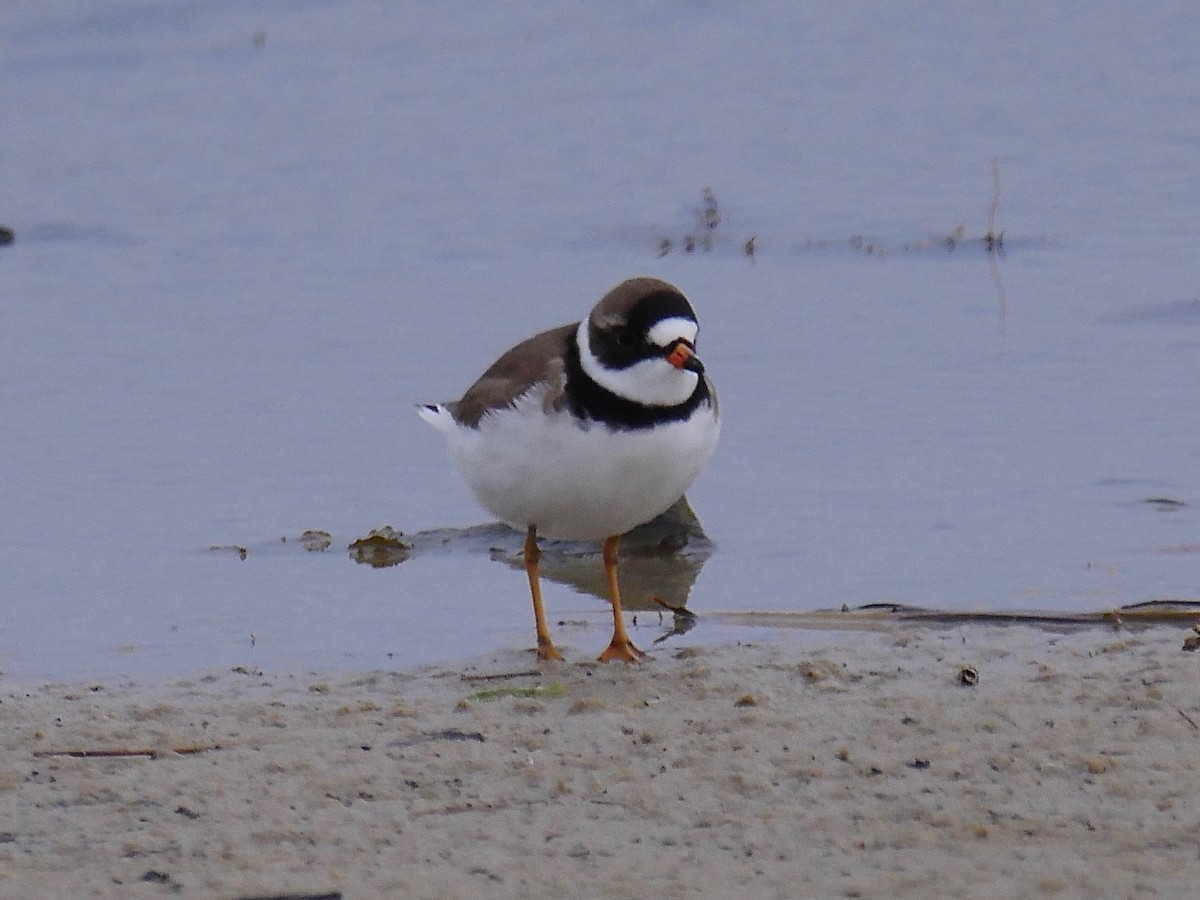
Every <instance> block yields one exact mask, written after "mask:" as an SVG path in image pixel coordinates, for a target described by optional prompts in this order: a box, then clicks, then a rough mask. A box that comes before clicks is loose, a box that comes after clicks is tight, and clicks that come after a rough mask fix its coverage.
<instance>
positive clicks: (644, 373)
mask: <svg viewBox="0 0 1200 900" xmlns="http://www.w3.org/2000/svg"><path fill="white" fill-rule="evenodd" d="M668 323H671V325H672V327H664V326H667V324H668ZM682 325H686V326H688V327H689V328H690V337H689V336H688V335H687V334H682V333H680V332H681V328H680V326H682ZM668 331H669V332H670V335H669V336H668V334H667V332H668ZM680 337H682V338H685V339H686V340H689V341H692V340H694V339H695V337H696V325H695V323H694V322H691V321H688V320H686V319H666V320H664V321H662V322H659V323H658V324H657V325H655V326H654V328H653V329H651V332H650V338H651V340H653V341H655V342H656V343H657V341H658V340H659V339H662V340H663V347H664V349H665V348H666V347H667V346H668V345H669V344H670V342H671V341H674V340H675V339H677V338H680ZM575 338H576V340H577V341H578V343H579V364H580V366H582V368H583V371H584V373H585V374H587V376H588V377H589V378H591V379H592V381H594V382H596V384H598V385H600V386H601V387H603V388H607V389H608V390H610V391H612V392H613V393H614V394H616V395H617V396H618V397H623V398H624V399H626V400H632V401H634V402H636V403H642V404H644V405H646V406H678V405H679V404H680V403H683V402H685V401H686V400H687V399H688V397H690V396H692V393H693V392H694V391H695V390H696V382H697V380H698V379H699V377H700V376H699V375H697V374H696V373H695V372H690V371H688V370H687V369H677V368H675V367H674V366H673V365H671V364H670V363H669V362H667V360H666V357H665V356H664V357H654V358H651V359H643V360H641V361H640V362H636V363H634V364H633V365H632V366H629V367H627V368H624V369H609V368H606V367H605V366H604V365H603V364H602V363H601V362H600V360H598V359H597V358H596V355H595V354H594V353H593V352H592V347H591V343H590V342H589V341H588V320H587V319H584V320H583V321H582V322H580V323H579V328H577V329H576V331H575Z"/></svg>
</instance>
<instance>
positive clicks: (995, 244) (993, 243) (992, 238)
mask: <svg viewBox="0 0 1200 900" xmlns="http://www.w3.org/2000/svg"><path fill="white" fill-rule="evenodd" d="M999 208H1000V157H998V156H993V157H992V209H991V212H989V213H988V229H987V234H985V235H984V236H983V242H984V244H985V245H986V246H987V249H988V253H995V252H996V251H997V250H999V249H1001V248H1002V247H1003V246H1004V232H1003V231H1002V232H1000V233H999V234H996V210H998V209H999Z"/></svg>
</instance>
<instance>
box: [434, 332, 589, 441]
mask: <svg viewBox="0 0 1200 900" xmlns="http://www.w3.org/2000/svg"><path fill="white" fill-rule="evenodd" d="M577 327H578V325H577V324H574V323H573V324H571V325H563V326H561V327H559V328H552V329H551V330H550V331H543V332H542V333H541V334H536V335H534V336H533V337H531V338H529V339H528V340H526V341H522V342H521V343H519V344H517V346H515V347H513V348H512V349H511V350H509V351H507V352H506V353H505V354H504V355H503V356H501V357H500V358H499V359H498V360H496V361H495V362H494V363H492V365H491V367H490V368H489V369H488V370H487V371H486V372H484V373H483V374H482V375H481V376H480V377H479V380H478V381H476V382H475V383H474V384H473V385H471V386H470V387H469V388H468V389H467V392H466V393H465V394H463V395H462V399H461V400H458V401H456V402H454V403H448V404H446V405H447V407H448V408H449V409H450V412H451V413H453V415H454V418H455V420H456V421H458V422H460V423H461V424H463V425H467V426H469V427H471V428H474V427H476V426H477V425H478V424H479V421H480V419H482V418H483V416H484V414H485V413H487V412H489V411H490V410H493V409H504V408H505V407H508V406H512V405H513V402H514V401H515V400H516V399H517V398H518V397H520V396H521V395H522V394H524V393H525V392H526V391H528V390H529V389H530V388H531V387H533V386H534V385H535V384H537V383H538V382H539V381H543V380H545V381H549V382H551V384H550V386H549V391H548V393H547V396H546V401H545V402H546V404H547V406H548V407H555V408H556V407H557V405H558V400H559V398H560V396H561V394H562V387H563V372H564V370H565V369H566V358H567V347H568V343H569V341H570V339H571V336H572V335H573V334H574V333H575V329H576V328H577Z"/></svg>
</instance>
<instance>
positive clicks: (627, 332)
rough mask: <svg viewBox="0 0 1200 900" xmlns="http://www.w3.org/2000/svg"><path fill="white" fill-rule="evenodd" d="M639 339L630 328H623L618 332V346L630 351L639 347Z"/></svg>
mask: <svg viewBox="0 0 1200 900" xmlns="http://www.w3.org/2000/svg"><path fill="white" fill-rule="evenodd" d="M637 342H638V337H637V335H636V334H635V333H634V332H633V330H632V329H630V328H622V329H621V330H620V331H618V332H617V346H618V347H624V348H625V349H626V350H628V349H629V348H630V347H635V346H637Z"/></svg>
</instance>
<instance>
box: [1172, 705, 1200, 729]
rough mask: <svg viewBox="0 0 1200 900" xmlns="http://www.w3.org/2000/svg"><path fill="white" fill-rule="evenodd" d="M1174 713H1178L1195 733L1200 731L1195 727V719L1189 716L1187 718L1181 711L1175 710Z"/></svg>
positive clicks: (1198, 726) (1199, 727)
mask: <svg viewBox="0 0 1200 900" xmlns="http://www.w3.org/2000/svg"><path fill="white" fill-rule="evenodd" d="M1175 712H1177V713H1179V714H1180V715H1181V716H1183V720H1184V721H1185V722H1187V723H1188V724H1189V725H1191V726H1192V727H1193V728H1195V729H1196V730H1197V731H1200V725H1197V724H1196V720H1195V719H1193V718H1192V717H1191V716H1189V715H1188V714H1187V713H1185V712H1184V711H1183V710H1182V709H1176V710H1175Z"/></svg>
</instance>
